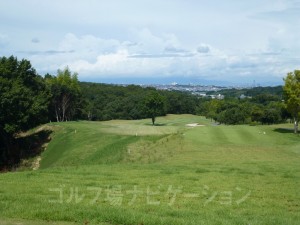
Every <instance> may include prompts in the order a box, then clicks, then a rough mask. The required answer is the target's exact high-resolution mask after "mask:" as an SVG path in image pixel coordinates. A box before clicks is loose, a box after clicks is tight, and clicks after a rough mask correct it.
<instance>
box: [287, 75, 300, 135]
mask: <svg viewBox="0 0 300 225" xmlns="http://www.w3.org/2000/svg"><path fill="white" fill-rule="evenodd" d="M284 81H285V85H284V87H283V90H284V94H285V102H286V105H287V109H288V111H289V112H290V113H291V114H292V116H293V118H294V133H295V134H297V133H298V122H299V114H300V70H295V71H294V72H290V73H288V74H287V76H286V78H285V79H284Z"/></svg>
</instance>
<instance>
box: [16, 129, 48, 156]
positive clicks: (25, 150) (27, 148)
mask: <svg viewBox="0 0 300 225" xmlns="http://www.w3.org/2000/svg"><path fill="white" fill-rule="evenodd" d="M51 133H52V131H51V130H41V131H39V132H36V133H33V134H31V135H28V136H26V137H20V138H18V139H17V143H18V146H19V148H20V153H21V154H20V156H21V159H28V158H32V157H35V156H37V155H39V154H40V153H41V152H42V151H43V150H44V145H45V144H46V143H48V142H49V141H50V140H51V138H50V135H51Z"/></svg>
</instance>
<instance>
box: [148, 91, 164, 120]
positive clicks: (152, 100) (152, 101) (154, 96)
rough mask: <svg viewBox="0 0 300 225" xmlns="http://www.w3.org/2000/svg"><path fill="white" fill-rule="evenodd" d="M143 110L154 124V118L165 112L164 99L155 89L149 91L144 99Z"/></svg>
mask: <svg viewBox="0 0 300 225" xmlns="http://www.w3.org/2000/svg"><path fill="white" fill-rule="evenodd" d="M144 106H145V112H146V115H147V117H150V118H151V120H152V125H154V124H155V118H156V117H157V116H162V115H164V114H165V99H164V98H163V96H161V95H160V94H159V93H158V92H157V91H153V92H151V93H149V94H148V95H147V96H146V98H145V100H144Z"/></svg>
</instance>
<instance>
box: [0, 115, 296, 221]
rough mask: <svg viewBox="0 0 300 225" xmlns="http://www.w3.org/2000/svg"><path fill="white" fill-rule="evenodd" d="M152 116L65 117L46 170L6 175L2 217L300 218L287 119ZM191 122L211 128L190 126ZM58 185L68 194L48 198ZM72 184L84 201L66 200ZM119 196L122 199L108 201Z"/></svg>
mask: <svg viewBox="0 0 300 225" xmlns="http://www.w3.org/2000/svg"><path fill="white" fill-rule="evenodd" d="M149 122H150V121H148V120H140V121H108V122H70V123H64V124H60V125H59V126H61V129H59V130H58V131H56V133H55V136H54V137H53V140H52V141H51V142H50V144H49V146H48V149H47V150H46V151H45V152H44V153H43V154H42V161H41V168H42V169H40V170H38V171H34V172H33V171H28V172H19V173H7V174H1V175H0V183H1V186H0V218H2V220H3V221H9V222H11V221H14V220H8V219H5V218H18V219H25V220H22V221H24V222H23V224H31V222H32V221H35V220H37V221H40V222H41V220H42V221H50V222H48V223H47V222H45V225H48V224H49V223H50V224H51V221H52V222H53V221H65V222H68V223H70V224H72V223H79V224H84V223H87V222H88V223H89V224H99V223H100V222H101V223H103V222H107V223H109V224H274V225H275V224H276V225H277V224H298V222H299V221H300V196H299V190H298V189H299V183H300V164H299V162H300V142H299V140H300V139H299V137H297V136H295V135H293V134H292V133H289V132H286V130H285V129H280V128H284V127H289V125H276V126H256V127H250V126H212V125H210V121H208V120H205V119H203V118H201V117H196V116H190V115H181V116H174V115H170V116H167V117H163V118H159V119H158V123H160V126H155V127H152V126H150V123H149ZM195 122H198V123H201V124H205V125H207V126H205V127H195V128H187V127H186V126H185V124H187V123H195ZM134 188H136V189H137V190H138V191H139V192H137V193H135V194H136V196H135V197H136V199H134V195H135V194H134V193H133V192H134ZM54 190H56V191H57V190H62V191H63V196H62V203H53V202H51V200H55V199H56V200H57V199H58V194H59V193H58V192H56V191H54ZM72 191H73V192H74V193H76V192H78V196H79V197H80V196H82V195H84V198H83V199H82V201H80V199H79V197H78V198H77V202H76V199H75V197H74V196H73V197H74V198H70V192H72ZM97 191H99V193H100V195H99V196H98V199H97V201H95V202H93V200H94V199H95V196H96V194H97V193H96V192H97ZM175 193H176V194H177V195H176V197H175ZM247 194H248V195H247ZM120 195H121V198H119V200H120V199H121V200H122V202H116V201H115V202H111V201H110V200H112V199H110V197H112V196H113V197H116V198H115V199H113V200H117V199H118V198H117V197H118V196H120ZM245 196H246V197H245ZM243 197H245V201H242V200H243ZM172 200H174V202H172ZM49 201H50V202H49ZM230 201H231V202H230ZM239 201H242V202H239ZM158 202H159V204H158V205H155V204H151V203H158ZM118 203H120V204H118ZM131 203H133V204H131ZM170 203H172V204H170ZM4 219H5V220H4ZM26 221H29V222H27V223H26ZM65 222H63V223H62V224H64V223H65ZM7 223H8V222H7ZM11 223H12V224H14V223H13V222H11ZM0 224H1V223H0ZM15 224H16V223H15ZM40 224H42V222H41V223H40ZM66 224H67V223H66ZM1 225H2V224H1ZM59 225H60V224H59Z"/></svg>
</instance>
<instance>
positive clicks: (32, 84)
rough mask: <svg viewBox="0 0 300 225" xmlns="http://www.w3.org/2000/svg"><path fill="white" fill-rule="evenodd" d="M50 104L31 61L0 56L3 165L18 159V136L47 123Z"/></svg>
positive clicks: (0, 145) (1, 162) (1, 151)
mask: <svg viewBox="0 0 300 225" xmlns="http://www.w3.org/2000/svg"><path fill="white" fill-rule="evenodd" d="M48 106H49V92H48V91H47V89H46V86H45V83H44V81H43V78H42V77H41V76H39V75H38V74H37V73H36V71H35V69H34V68H33V67H32V66H31V64H30V62H29V61H27V60H24V59H23V60H21V61H18V59H17V58H15V57H13V56H11V57H9V58H6V57H2V58H0V112H1V113H0V165H1V164H11V163H13V162H15V161H17V160H18V159H17V158H15V157H17V156H15V155H14V153H13V152H12V151H13V149H16V148H17V146H16V142H15V139H14V137H15V135H16V134H17V133H18V132H20V131H24V130H27V129H29V128H32V127H34V126H36V125H38V124H40V123H44V122H46V121H47V115H48V113H47V112H48ZM10 162H11V163H10Z"/></svg>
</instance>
